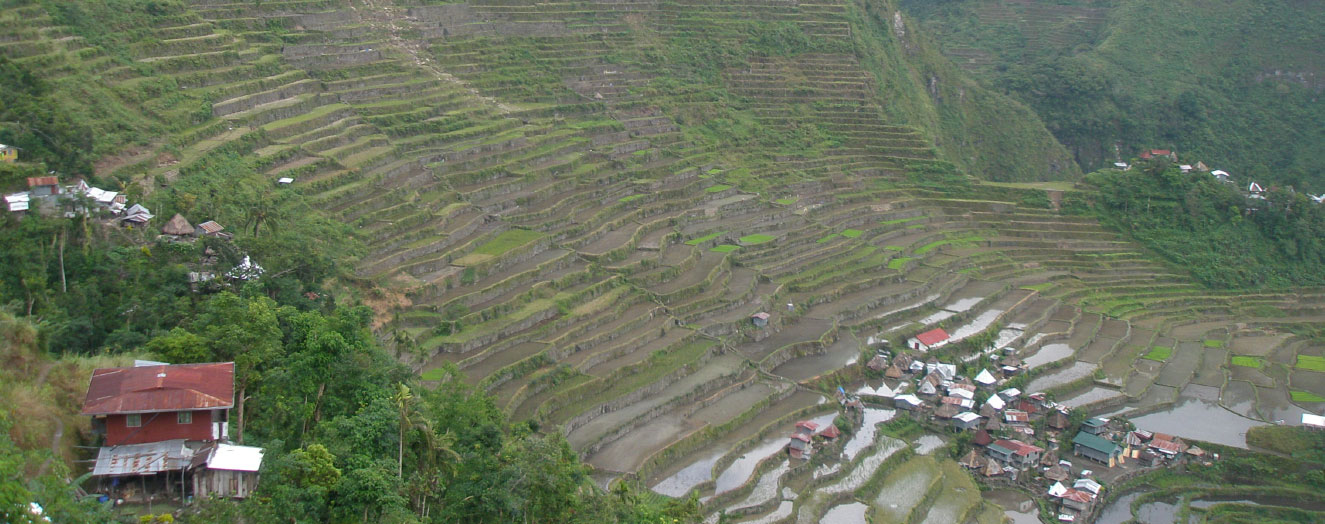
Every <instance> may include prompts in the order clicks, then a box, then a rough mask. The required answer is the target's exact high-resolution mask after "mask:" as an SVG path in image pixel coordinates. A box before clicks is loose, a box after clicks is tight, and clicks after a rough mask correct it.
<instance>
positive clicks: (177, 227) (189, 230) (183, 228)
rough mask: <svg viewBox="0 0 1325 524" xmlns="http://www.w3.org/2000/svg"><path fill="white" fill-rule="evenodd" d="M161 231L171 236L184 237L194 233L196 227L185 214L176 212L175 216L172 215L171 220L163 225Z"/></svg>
mask: <svg viewBox="0 0 1325 524" xmlns="http://www.w3.org/2000/svg"><path fill="white" fill-rule="evenodd" d="M161 232H162V233H165V234H167V235H171V236H176V237H182V236H188V235H192V234H193V232H194V228H193V224H190V223H189V221H188V220H186V219H185V218H184V215H181V214H179V213H175V216H173V217H170V221H168V222H166V225H164V226H161Z"/></svg>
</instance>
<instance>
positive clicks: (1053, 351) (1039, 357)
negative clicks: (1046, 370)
mask: <svg viewBox="0 0 1325 524" xmlns="http://www.w3.org/2000/svg"><path fill="white" fill-rule="evenodd" d="M1032 338H1033V337H1032ZM1028 343H1033V342H1028ZM1072 353H1073V351H1072V348H1071V347H1070V346H1068V345H1067V344H1045V345H1044V347H1042V348H1040V350H1039V351H1036V352H1035V354H1034V355H1031V356H1029V357H1026V358H1025V359H1023V360H1022V362H1024V363H1025V364H1026V367H1028V368H1030V369H1035V368H1038V367H1040V366H1043V365H1045V364H1051V363H1054V362H1058V361H1059V360H1063V359H1065V358H1068V357H1070V356H1072Z"/></svg>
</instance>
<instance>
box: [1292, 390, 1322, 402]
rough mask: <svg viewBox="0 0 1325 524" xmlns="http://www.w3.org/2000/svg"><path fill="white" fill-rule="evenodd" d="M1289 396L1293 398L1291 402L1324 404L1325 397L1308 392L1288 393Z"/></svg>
mask: <svg viewBox="0 0 1325 524" xmlns="http://www.w3.org/2000/svg"><path fill="white" fill-rule="evenodd" d="M1288 394H1289V396H1291V397H1293V402H1325V397H1322V396H1320V395H1317V394H1315V393H1312V392H1310V391H1296V390H1294V391H1289V392H1288Z"/></svg>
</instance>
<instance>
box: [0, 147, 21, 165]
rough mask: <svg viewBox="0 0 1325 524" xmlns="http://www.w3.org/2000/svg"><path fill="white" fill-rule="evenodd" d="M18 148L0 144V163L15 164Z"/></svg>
mask: <svg viewBox="0 0 1325 524" xmlns="http://www.w3.org/2000/svg"><path fill="white" fill-rule="evenodd" d="M17 161H18V148H17V147H14V146H7V145H4V144H0V162H17Z"/></svg>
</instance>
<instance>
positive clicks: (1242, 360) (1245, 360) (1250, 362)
mask: <svg viewBox="0 0 1325 524" xmlns="http://www.w3.org/2000/svg"><path fill="white" fill-rule="evenodd" d="M1233 365H1234V366H1242V367H1244V368H1257V369H1260V367H1261V359H1259V358H1256V357H1247V356H1242V355H1235V356H1233Z"/></svg>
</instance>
